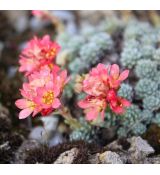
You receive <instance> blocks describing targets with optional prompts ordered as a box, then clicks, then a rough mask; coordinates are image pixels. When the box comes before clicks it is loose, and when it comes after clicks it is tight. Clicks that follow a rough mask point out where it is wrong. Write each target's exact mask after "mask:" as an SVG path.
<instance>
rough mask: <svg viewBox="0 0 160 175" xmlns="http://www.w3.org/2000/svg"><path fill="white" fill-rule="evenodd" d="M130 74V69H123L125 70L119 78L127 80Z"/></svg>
mask: <svg viewBox="0 0 160 175" xmlns="http://www.w3.org/2000/svg"><path fill="white" fill-rule="evenodd" d="M128 75H129V70H125V71H123V72H122V73H121V74H120V76H119V80H120V81H123V80H125V79H126V78H127V77H128Z"/></svg>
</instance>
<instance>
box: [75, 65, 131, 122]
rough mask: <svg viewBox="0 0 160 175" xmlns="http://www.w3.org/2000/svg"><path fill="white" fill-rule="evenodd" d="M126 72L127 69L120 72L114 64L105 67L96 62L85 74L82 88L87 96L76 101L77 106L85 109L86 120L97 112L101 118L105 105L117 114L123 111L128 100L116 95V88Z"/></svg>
mask: <svg viewBox="0 0 160 175" xmlns="http://www.w3.org/2000/svg"><path fill="white" fill-rule="evenodd" d="M128 74H129V71H128V70H125V71H123V72H122V73H121V74H120V71H119V66H118V65H116V64H113V65H109V66H107V67H106V66H105V65H103V64H98V65H97V67H95V68H93V69H92V70H91V71H90V72H89V74H87V75H86V76H85V78H84V80H83V82H82V90H83V91H84V92H85V93H86V94H87V97H86V98H85V99H84V100H81V101H80V102H78V106H79V107H81V108H83V109H85V110H84V112H85V113H86V118H87V120H94V119H96V118H97V117H98V116H99V113H100V115H101V117H102V119H103V118H104V111H105V109H106V106H107V105H108V106H110V108H111V110H112V111H113V112H115V113H117V114H123V113H124V112H125V108H126V107H129V106H130V102H129V101H127V100H126V99H124V98H122V97H119V96H117V90H118V88H119V87H120V84H121V82H122V81H123V80H125V79H126V78H127V77H128Z"/></svg>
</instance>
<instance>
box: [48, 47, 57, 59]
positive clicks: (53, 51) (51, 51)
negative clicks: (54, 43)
mask: <svg viewBox="0 0 160 175" xmlns="http://www.w3.org/2000/svg"><path fill="white" fill-rule="evenodd" d="M55 54H56V49H55V48H52V49H51V50H50V51H49V52H47V53H46V57H47V58H49V57H53V56H54V55H55Z"/></svg>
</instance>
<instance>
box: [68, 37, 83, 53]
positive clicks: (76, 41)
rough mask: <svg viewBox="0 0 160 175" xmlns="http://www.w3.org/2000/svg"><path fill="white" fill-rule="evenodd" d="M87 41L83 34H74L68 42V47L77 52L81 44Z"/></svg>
mask: <svg viewBox="0 0 160 175" xmlns="http://www.w3.org/2000/svg"><path fill="white" fill-rule="evenodd" d="M84 43H85V39H84V37H83V36H77V35H76V36H72V37H71V38H70V40H69V42H67V44H66V48H67V49H69V50H71V51H72V52H73V53H77V52H78V51H79V49H80V48H81V46H82V45H83V44H84Z"/></svg>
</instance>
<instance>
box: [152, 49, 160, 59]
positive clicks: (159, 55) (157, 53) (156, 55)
mask: <svg viewBox="0 0 160 175" xmlns="http://www.w3.org/2000/svg"><path fill="white" fill-rule="evenodd" d="M153 59H154V60H156V61H160V48H159V49H157V50H156V51H155V52H154V55H153Z"/></svg>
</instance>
